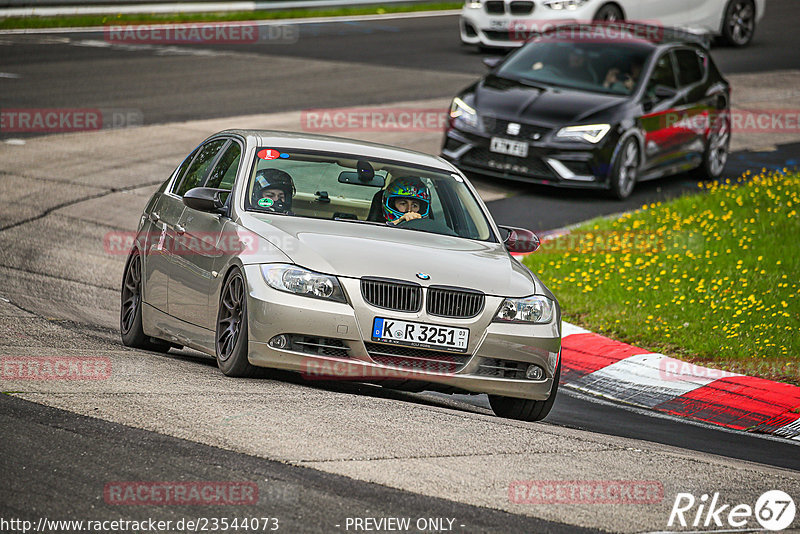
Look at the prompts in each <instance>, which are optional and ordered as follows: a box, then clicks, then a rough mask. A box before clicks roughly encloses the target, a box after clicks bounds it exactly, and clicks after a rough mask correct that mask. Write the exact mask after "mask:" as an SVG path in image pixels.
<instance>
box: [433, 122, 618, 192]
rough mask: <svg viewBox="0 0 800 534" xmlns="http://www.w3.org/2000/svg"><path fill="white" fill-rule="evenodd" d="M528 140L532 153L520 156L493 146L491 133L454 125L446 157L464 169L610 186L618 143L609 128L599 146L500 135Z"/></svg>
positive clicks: (538, 181)
mask: <svg viewBox="0 0 800 534" xmlns="http://www.w3.org/2000/svg"><path fill="white" fill-rule="evenodd" d="M498 137H503V138H507V139H510V140H514V141H526V142H528V156H527V157H525V158H520V157H516V156H508V155H505V154H499V153H496V152H492V151H491V150H490V148H489V147H490V145H491V136H489V135H481V134H478V133H473V132H465V131H463V130H460V129H456V128H453V127H450V128H448V129H447V132H446V134H445V138H444V143H443V145H442V154H441V155H442V157H443V158H444V159H446V160H448V161H450V162H451V163H453V164H454V165H455V166H456V167H458V168H459V169H461V170H462V171H463V172H467V173H475V174H481V175H485V176H490V177H493V178H501V179H504V180H514V181H518V182H526V183H532V184H543V185H551V186H557V187H571V188H581V189H608V187H609V180H608V177H609V174H610V170H611V162H612V159H613V157H614V147H615V145H616V143H615V142H614V140H613V139H610V138H611V137H613V136H612V135H611V132H609V135H608V136H607V137H606V139H603V140H602V141H601V142H600V143H598V145H597V146H583V145H578V146H575V145H572V144H569V145H566V144H554V143H552V142H549V141H548V139H547V136H545V137H544V138H543V139H542V140H541V141H538V142H537V141H529V140H526V139H524V138H517V137H510V136H503V135H499V136H498Z"/></svg>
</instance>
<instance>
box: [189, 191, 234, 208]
mask: <svg viewBox="0 0 800 534" xmlns="http://www.w3.org/2000/svg"><path fill="white" fill-rule="evenodd" d="M222 193H230V191H228V190H227V189H214V188H213V187H195V188H194V189H189V190H188V191H187V192H186V193H185V194H184V195H183V203H184V204H185V205H186V206H188V207H190V208H192V209H195V210H198V211H205V212H208V213H221V211H222V209H223V208H224V207H225V203H224V202H222V200H220V194H222Z"/></svg>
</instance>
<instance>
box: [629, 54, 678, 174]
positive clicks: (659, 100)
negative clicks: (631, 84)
mask: <svg viewBox="0 0 800 534" xmlns="http://www.w3.org/2000/svg"><path fill="white" fill-rule="evenodd" d="M640 98H641V106H642V109H643V115H642V116H641V117H640V119H639V125H640V128H641V130H642V133H643V135H644V162H643V166H642V171H643V173H644V174H647V173H648V172H651V171H655V172H657V171H660V170H663V169H664V168H665V167H669V166H671V165H673V164H674V162H675V159H676V158H677V157H678V155H679V153H680V150H681V143H682V139H681V136H682V134H681V128H682V125H681V122H680V121H681V119H682V116H683V110H682V108H683V99H682V97H681V94H680V92H679V91H678V82H677V77H676V74H675V65H674V59H673V56H672V51H671V50H667V51H665V52H662V53H661V55H660V56H659V57H658V58H657V59H656V61H655V65H654V66H653V69H652V72H651V74H650V76H649V78H648V79H647V82H646V83H645V85H644V90H643V92H642V94H641V97H640Z"/></svg>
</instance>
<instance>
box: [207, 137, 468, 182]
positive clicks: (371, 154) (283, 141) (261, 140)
mask: <svg viewBox="0 0 800 534" xmlns="http://www.w3.org/2000/svg"><path fill="white" fill-rule="evenodd" d="M215 135H239V136H240V137H244V138H246V139H247V140H248V143H252V144H254V145H256V146H259V147H266V148H269V147H275V148H284V149H295V150H313V151H319V152H334V153H339V154H351V155H356V156H363V157H365V158H373V159H388V160H392V161H398V162H401V163H409V164H412V165H419V166H423V167H432V168H435V169H439V170H443V171H447V172H456V171H455V170H454V169H453V167H452V166H451V165H450V164H449V163H447V162H446V161H444V160H443V159H441V158H439V157H438V156H432V155H430V154H425V153H422V152H416V151H414V150H408V149H405V148H399V147H395V146H390V145H383V144H379V143H371V142H369V141H360V140H356V139H347V138H344V137H334V136H331V135H319V134H310V133H304V132H284V131H277V130H241V129H231V130H224V131H222V132H218V133H217V134H215Z"/></svg>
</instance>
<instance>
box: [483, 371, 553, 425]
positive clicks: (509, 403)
mask: <svg viewBox="0 0 800 534" xmlns="http://www.w3.org/2000/svg"><path fill="white" fill-rule="evenodd" d="M560 378H561V360H559V361H558V367H556V374H555V376H553V389H552V390H551V391H550V396H549V397H547V400H543V401H537V400H530V399H514V398H511V397H500V396H498V395H489V405H490V406H491V407H492V411H494V413H495V415H496V416H498V417H504V418H506V419H517V420H518V421H530V422H534V421H541V420H542V419H544V418H545V417H547V414H549V413H550V410H551V409H552V408H553V404H554V403H555V402H556V395H557V394H558V381H559V379H560Z"/></svg>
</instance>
